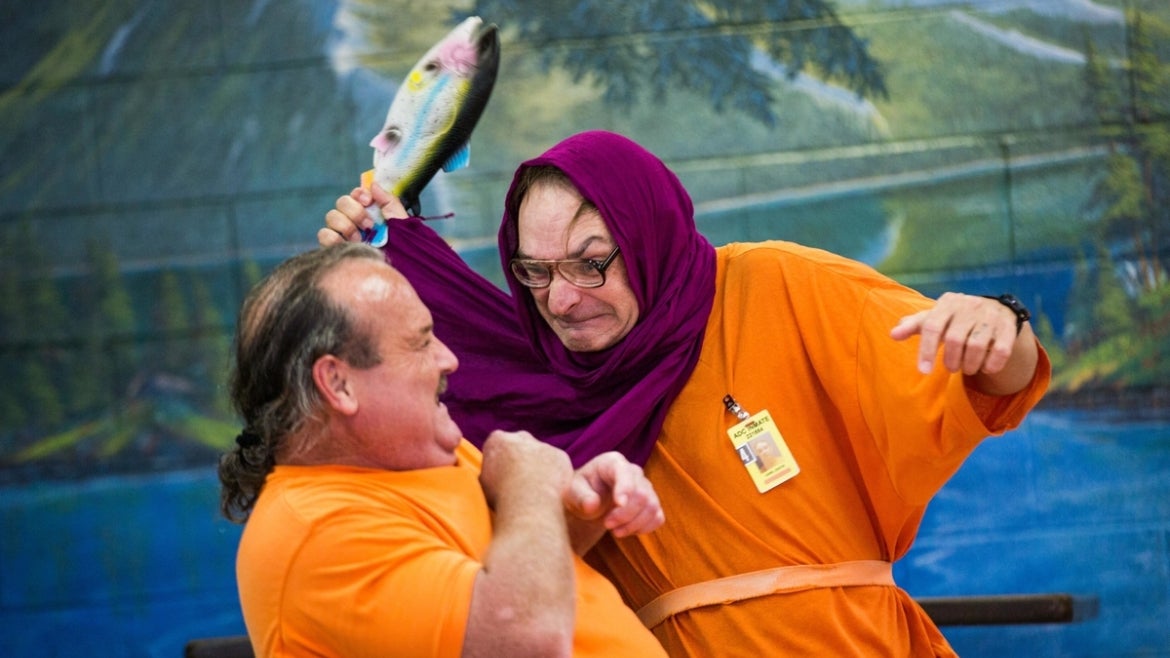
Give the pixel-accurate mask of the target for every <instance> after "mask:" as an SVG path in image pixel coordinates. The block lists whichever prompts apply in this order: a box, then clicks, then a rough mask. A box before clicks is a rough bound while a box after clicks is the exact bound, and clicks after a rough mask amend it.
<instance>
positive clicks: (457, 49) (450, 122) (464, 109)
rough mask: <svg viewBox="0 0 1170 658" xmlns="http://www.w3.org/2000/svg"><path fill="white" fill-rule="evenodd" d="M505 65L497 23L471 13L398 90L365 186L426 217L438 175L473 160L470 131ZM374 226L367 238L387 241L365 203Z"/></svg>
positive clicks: (374, 211)
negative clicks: (426, 194) (426, 200)
mask: <svg viewBox="0 0 1170 658" xmlns="http://www.w3.org/2000/svg"><path fill="white" fill-rule="evenodd" d="M499 64H500V41H499V35H498V30H497V28H496V26H495V25H492V24H485V23H484V22H483V20H481V19H480V18H479V17H477V16H472V17H470V18H468V19H466V20H464V21H463V22H462V23H460V24H459V25H458V26H456V27H455V29H453V30H451V32H449V33H448V34H447V36H445V37H443V39H442V40H441V41H439V42H438V43H436V44H435V45H434V46H432V47H431V49H430V50H428V51H427V53H426V54H425V55H423V57H422V59H420V60H419V62H418V63H417V64H415V65H414V68H412V69H411V70H410V73H409V74H408V75H407V76H406V80H404V81H403V83H402V85H401V86H400V87H399V88H398V91H397V92H396V93H395V94H394V100H393V101H392V102H391V103H390V111H389V112H388V113H387V114H386V122H385V124H384V125H383V126H382V129H381V130H380V131H378V134H377V136H376V137H374V139H373V140H372V141H371V142H370V146H372V147H373V148H374V168H373V170H371V171H367V172H366V173H365V174H364V175H363V176H362V186H363V187H369V186H370V183H371V181H374V182H377V183H378V185H380V186H382V188H384V189H385V190H387V191H388V192H390V193H391V194H393V195H395V196H397V197H398V198H399V199H401V200H402V205H404V206H406V209H407V210H408V211H410V214H411V215H415V216H418V215H420V214H421V211H422V207H421V205H420V203H419V195H420V194H422V191H423V188H424V187H426V185H427V183H429V182H430V181H431V178H433V177H434V175H435V174H436V173H438V171H439V169H442V170H443V171H446V172H451V171H455V170H456V169H461V168H463V167H466V166H467V165H468V163H469V162H470V155H471V151H470V143H469V141H470V139H471V131H472V129H473V128H475V124H476V122H477V121H479V116H480V115H481V114H482V113H483V110H484V107H486V106H487V102H488V97H489V96H491V93H492V87H494V86H495V83H496V71H497V69H498V68H499ZM366 212H367V213H368V214H369V215H370V217H371V218H372V219H373V220H374V228H372V229H363V230H362V241H363V242H368V243H370V244H372V245H374V246H375V247H381V246H382V245H384V244H386V239H387V231H386V222H385V220H383V219H382V214H381V212H380V210H379V209H378V207H377V206H376V205H371V206H369V207H368V208H366Z"/></svg>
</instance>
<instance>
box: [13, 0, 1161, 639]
mask: <svg viewBox="0 0 1170 658" xmlns="http://www.w3.org/2000/svg"><path fill="white" fill-rule="evenodd" d="M469 14H475V15H480V16H482V17H484V18H485V19H486V20H488V21H491V22H495V23H497V24H498V25H499V26H500V28H501V35H502V49H503V55H502V60H501V71H500V75H499V82H498V83H497V86H496V90H495V92H494V94H493V98H492V101H491V103H490V104H489V106H488V109H487V111H486V113H485V114H484V117H483V119H482V120H481V121H480V124H479V127H478V128H477V130H476V133H475V135H474V138H473V140H472V164H471V167H470V168H469V169H464V170H461V171H459V172H455V173H453V174H449V175H442V174H441V175H440V176H439V177H437V178H436V180H435V181H434V182H433V183H432V184H431V186H430V187H429V188H428V189H427V191H426V193H425V194H424V196H423V210H424V212H425V213H426V214H440V213H444V212H448V211H453V212H455V214H456V216H455V217H454V218H453V219H450V220H444V221H443V222H439V226H440V227H441V230H442V231H443V232H444V234H445V235H446V236H447V237H448V239H449V240H450V241H451V243H452V244H453V245H454V246H455V247H456V248H457V249H459V250H460V251H461V252H462V253H463V254H464V255H465V257H466V258H467V259H468V260H469V261H470V262H472V263H473V264H475V265H476V266H477V268H478V269H480V270H481V271H482V272H483V273H484V274H486V275H487V276H489V277H491V278H493V279H494V280H497V281H499V276H498V274H497V272H496V270H497V268H498V261H497V260H496V257H495V254H494V235H495V227H496V223H497V222H498V219H499V212H500V209H501V207H502V196H503V193H504V191H505V190H506V186H507V182H508V181H509V180H510V177H511V172H512V170H513V168H514V166H515V164H516V163H518V162H519V161H520V160H521V159H524V158H526V157H530V156H532V155H534V154H536V153H538V152H540V151H542V150H543V149H544V148H547V147H548V146H550V145H551V144H553V143H554V142H556V141H558V140H559V139H560V138H562V137H564V136H566V135H567V134H570V133H572V132H576V131H578V130H583V129H587V128H606V129H610V130H616V131H618V132H622V133H625V134H627V135H630V136H631V137H633V138H635V139H636V140H638V141H639V142H641V143H643V144H644V145H646V146H647V147H649V148H650V149H651V150H653V151H655V152H656V153H657V154H659V155H660V156H661V157H662V158H663V159H664V160H666V161H667V163H668V164H669V165H670V166H671V167H672V168H673V169H674V170H675V171H676V172H677V173H678V174H679V176H680V178H681V179H682V180H683V182H684V184H686V185H687V187H688V189H689V190H690V191H691V193H692V196H693V197H694V200H695V205H696V210H697V217H698V222H699V225H700V227H701V229H702V230H703V231H704V233H705V234H706V235H707V236H708V237H709V238H710V239H711V240H712V242H714V243H716V244H721V243H725V242H729V241H737V240H759V239H774V238H776V239H788V240H795V241H798V242H802V243H805V244H811V245H815V246H819V247H823V248H826V249H829V250H832V251H836V252H839V253H842V254H845V255H848V256H851V257H854V258H858V259H860V260H863V261H865V262H868V263H870V264H872V265H874V266H875V267H877V268H879V269H880V270H882V271H884V272H886V273H888V274H890V275H892V276H894V277H895V278H897V279H899V280H901V281H903V282H905V283H907V284H909V285H912V286H915V287H917V288H918V289H920V290H922V291H923V292H924V293H926V294H931V295H933V294H938V293H940V292H942V291H944V290H951V289H957V290H963V291H966V292H971V293H998V292H1003V291H1009V290H1010V291H1013V292H1015V293H1016V294H1017V295H1019V296H1020V297H1021V298H1022V299H1024V300H1025V302H1026V303H1027V304H1028V305H1029V306H1030V307H1031V308H1032V309H1033V312H1034V315H1035V317H1036V320H1035V323H1036V326H1037V329H1038V331H1039V333H1040V334H1041V336H1042V338H1043V339H1044V341H1045V344H1046V346H1047V347H1048V349H1049V352H1050V355H1051V356H1052V359H1053V363H1054V366H1055V380H1054V386H1053V389H1054V390H1053V393H1052V394H1051V395H1050V397H1049V398H1048V400H1047V401H1046V402H1045V403H1044V404H1043V405H1042V408H1041V409H1040V410H1039V411H1038V412H1036V413H1035V414H1033V416H1032V418H1030V419H1029V420H1028V422H1027V423H1025V425H1024V427H1022V428H1020V430H1018V431H1016V432H1013V433H1011V434H1010V435H1009V436H1008V437H1006V438H1004V439H1000V440H993V441H989V442H988V443H987V444H986V445H985V446H983V447H981V448H980V449H979V450H978V451H977V452H976V454H975V455H974V456H973V457H972V458H971V460H969V462H968V464H967V465H965V466H964V468H963V470H962V471H960V473H959V474H958V475H957V476H956V477H955V479H954V480H953V481H952V482H951V483H950V484H948V486H947V488H946V489H944V491H943V493H942V494H941V495H940V496H939V498H938V500H937V501H936V502H935V503H934V504H933V505H932V506H931V509H930V511H929V513H928V516H927V519H926V521H925V523H924V525H923V529H922V533H921V535H920V538H919V540H918V542H917V544H916V548H915V549H914V551H912V552H911V554H910V555H909V556H908V557H907V558H906V559H904V560H903V561H902V562H901V563H899V565H897V566H896V570H897V575H898V579H899V581H900V582H901V583H903V585H904V586H906V587H907V588H908V589H909V590H910V591H911V593H912V594H914V595H916V596H935V595H949V596H954V595H965V594H996V593H1010V592H1047V591H1071V592H1073V593H1076V594H1083V595H1087V596H1092V597H1096V598H1097V600H1098V601H1099V603H1100V606H1099V612H1098V615H1097V616H1096V618H1094V619H1091V620H1088V621H1085V622H1081V623H1077V624H1068V625H1053V626H1021V627H1008V628H993V629H987V628H954V629H945V630H946V631H947V635H948V637H950V638H951V640H952V642H954V644H955V646H956V648H958V649H959V650H960V653H962V654H964V655H975V656H979V655H988V656H991V655H994V656H1111V657H1112V656H1139V655H1140V656H1170V630H1168V629H1167V628H1166V627H1165V624H1164V620H1165V619H1166V618H1167V617H1168V616H1170V394H1168V393H1167V391H1168V390H1170V386H1167V383H1168V382H1170V358H1167V357H1168V352H1170V285H1168V283H1170V281H1168V276H1167V268H1168V266H1170V6H1167V4H1166V3H1165V2H1163V1H1161V0H1130V1H1128V2H1121V1H1114V0H1109V1H1106V0H1100V1H1096V2H1094V1H1091V0H987V1H971V2H947V1H945V0H838V1H837V2H822V1H820V0H765V1H760V0H750V1H749V0H714V1H708V2H699V1H693V2H692V1H686V0H625V1H622V2H616V1H602V0H592V1H590V0H548V1H543V2H535V1H534V2H516V1H514V0H513V1H505V0H481V1H479V2H470V1H469V2H431V3H412V2H407V1H406V0H335V1H327V0H320V1H313V0H249V1H243V0H240V1H237V0H219V1H208V2H177V1H174V0H170V1H168V0H101V1H99V0H88V1H85V2H78V1H76V0H71V1H66V0H41V1H36V2H34V1H32V0H8V1H6V2H3V3H0V18H2V20H0V46H2V47H3V48H2V50H3V52H4V53H5V55H4V57H3V58H0V148H2V149H3V150H2V152H3V158H0V372H3V373H4V374H5V376H4V377H3V378H0V501H2V502H0V514H2V515H3V517H2V518H3V520H4V537H3V540H2V542H0V557H2V559H3V571H2V573H0V653H3V654H4V655H30V656H31V655H36V656H45V655H77V654H78V653H82V652H84V653H88V654H90V655H127V656H138V655H143V656H145V655H152V656H153V655H160V656H174V655H179V653H180V652H181V648H182V645H183V643H184V642H185V641H186V640H187V639H189V638H192V637H201V636H210V635H226V634H235V633H242V632H243V627H242V622H241V620H240V617H239V612H238V607H237V605H236V601H235V589H234V573H233V559H234V550H235V542H236V540H237V538H238V533H239V528H238V527H236V526H232V525H230V524H228V523H226V522H225V521H221V520H218V519H217V518H216V505H217V483H216V481H215V477H214V464H215V460H216V456H217V455H218V453H219V451H221V450H223V449H225V448H227V446H228V445H229V443H230V441H231V437H233V436H234V435H235V433H236V431H237V424H236V422H235V419H234V417H233V415H232V412H231V410H230V408H229V406H228V404H227V400H226V397H225V384H226V378H227V369H228V356H229V353H230V347H231V332H232V330H233V327H234V321H235V313H236V309H237V307H238V304H239V302H240V299H241V297H242V294H243V292H244V291H246V290H247V288H248V287H249V286H250V285H251V284H252V283H253V282H255V281H256V280H258V278H259V277H260V276H262V275H263V273H264V272H266V271H268V269H270V268H271V267H272V266H273V265H274V264H275V263H276V262H279V261H280V260H282V259H283V258H285V257H287V256H288V255H290V254H292V253H296V252H298V251H302V250H305V249H309V248H312V247H313V246H314V245H315V238H314V234H315V231H316V228H317V227H318V226H319V225H320V222H321V218H322V216H323V214H324V212H325V210H327V209H328V208H330V207H332V204H333V200H334V199H335V198H336V197H337V196H338V195H339V194H342V193H344V192H345V191H347V190H348V189H350V188H351V187H352V186H353V185H354V184H356V182H357V179H358V175H359V174H360V172H361V171H362V170H364V169H366V168H368V167H369V163H370V158H371V152H370V150H369V148H368V147H367V146H366V144H367V143H368V141H369V139H370V137H372V135H373V134H374V132H375V131H376V130H377V129H378V127H379V126H380V125H381V120H382V117H383V115H384V113H385V110H386V107H387V105H388V103H389V101H390V98H391V97H392V95H393V93H394V90H395V88H396V86H397V84H398V81H399V80H400V79H401V78H402V76H403V75H404V74H405V72H406V71H407V70H408V69H409V68H410V66H411V65H412V64H413V63H414V62H415V61H416V60H417V58H418V57H419V55H420V54H421V53H422V52H423V51H425V50H426V48H427V47H428V46H429V45H430V44H431V43H432V42H433V41H435V40H436V39H437V38H438V37H439V36H440V35H442V34H443V33H445V32H446V31H447V30H448V29H449V27H450V26H451V25H452V24H453V23H454V22H456V21H457V20H459V19H460V18H461V17H463V16H466V15H469ZM809 294H815V291H809Z"/></svg>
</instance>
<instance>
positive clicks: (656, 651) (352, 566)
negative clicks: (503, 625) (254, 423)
mask: <svg viewBox="0 0 1170 658" xmlns="http://www.w3.org/2000/svg"><path fill="white" fill-rule="evenodd" d="M481 460H482V455H481V454H480V453H479V451H478V450H477V449H476V448H475V447H474V446H472V445H471V444H470V443H467V442H466V441H464V442H463V444H462V445H461V446H460V448H459V451H458V464H457V465H455V466H448V467H441V468H432V469H422V470H416V471H403V472H394V471H382V470H374V469H365V468H354V467H344V466H277V467H276V469H275V470H273V472H272V473H271V474H269V476H268V479H267V480H266V482H265V485H264V489H263V491H262V492H261V494H260V498H259V500H258V501H257V503H256V507H255V509H254V510H253V512H252V515H251V518H250V519H249V520H248V523H247V525H246V526H245V528H244V533H243V536H242V537H241V539H240V547H239V554H238V556H237V563H236V571H237V580H238V583H239V590H240V603H241V606H242V608H243V612H244V621H245V623H246V625H247V627H248V634H249V636H250V637H251V638H252V646H253V648H254V650H255V652H256V655H257V656H265V657H277V656H308V655H312V656H344V657H345V658H357V657H360V656H379V657H385V656H459V654H460V652H461V651H462V648H463V636H464V632H465V629H466V626H467V615H468V611H469V610H470V607H471V595H472V587H473V584H474V582H475V577H476V574H477V573H478V572H479V570H480V568H481V567H482V564H481V562H480V560H481V558H482V557H483V555H484V553H485V552H486V551H487V548H488V544H489V543H490V542H491V534H492V520H491V515H490V512H489V510H488V506H487V502H486V500H485V499H484V496H483V490H482V489H481V488H480V485H479V469H480V463H481ZM534 559H539V556H534ZM575 571H576V584H577V599H576V609H577V626H576V631H575V634H574V643H573V648H574V655H576V656H662V655H664V654H663V651H662V648H661V647H660V646H658V643H657V642H656V641H655V640H654V637H653V636H652V635H650V633H649V632H647V631H646V629H645V628H643V627H642V625H641V624H640V623H639V622H638V619H637V617H635V616H634V613H633V611H631V610H630V609H629V608H627V607H626V606H625V605H624V604H623V603H622V601H621V598H620V596H619V595H618V593H617V591H616V590H615V589H614V588H613V586H612V585H611V584H610V583H609V582H607V581H606V580H605V579H604V578H602V577H601V575H599V574H598V573H597V572H596V571H594V570H593V569H591V568H589V566H588V565H586V564H585V563H584V562H583V561H582V560H580V559H576V569H575Z"/></svg>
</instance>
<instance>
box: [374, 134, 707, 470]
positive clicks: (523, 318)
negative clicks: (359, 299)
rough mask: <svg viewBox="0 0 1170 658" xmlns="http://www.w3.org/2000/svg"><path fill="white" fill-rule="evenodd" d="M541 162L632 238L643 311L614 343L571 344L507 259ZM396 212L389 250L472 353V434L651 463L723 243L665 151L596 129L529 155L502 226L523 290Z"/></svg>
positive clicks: (458, 396) (687, 367) (617, 233)
mask: <svg viewBox="0 0 1170 658" xmlns="http://www.w3.org/2000/svg"><path fill="white" fill-rule="evenodd" d="M536 165H553V166H556V167H558V168H559V169H561V170H562V171H564V172H565V174H566V175H567V176H568V177H569V179H570V180H571V181H572V182H573V184H574V185H575V186H576V188H577V190H578V191H579V192H580V193H581V195H582V196H583V197H585V198H586V199H587V200H589V201H591V202H592V203H593V204H594V205H595V206H596V207H597V209H598V210H599V211H600V212H601V216H602V218H603V219H604V220H605V223H606V226H608V227H609V230H610V232H611V233H612V234H613V238H614V240H615V241H616V243H617V245H618V246H619V247H621V250H622V257H623V258H624V259H625V265H626V271H627V272H628V276H629V278H630V288H631V289H632V290H633V292H634V295H635V296H636V298H637V300H638V308H639V311H640V313H639V319H638V323H637V324H636V325H635V326H634V328H633V329H632V330H631V331H630V333H629V334H628V335H627V336H626V337H625V338H624V339H623V340H621V341H620V342H619V343H618V344H617V345H614V346H613V347H610V348H608V349H606V350H603V351H600V352H570V351H569V350H567V349H565V347H564V346H563V345H562V344H561V342H560V339H558V338H557V336H556V334H555V333H554V332H553V331H552V329H551V328H550V327H549V326H548V325H547V323H545V321H544V319H543V318H542V317H541V316H540V313H539V312H538V311H537V310H536V306H535V302H534V301H533V298H532V294H531V293H530V292H529V291H528V289H527V288H525V287H523V286H522V285H520V284H519V283H518V282H517V281H516V280H515V277H513V276H512V274H511V271H510V270H509V268H508V261H509V260H510V259H511V258H512V256H513V255H514V254H515V252H516V246H517V222H516V220H517V214H518V211H519V203H518V201H517V200H516V199H515V198H514V197H515V191H516V181H517V180H518V178H519V176H520V173H521V172H522V171H523V170H524V169H525V168H527V167H530V166H536ZM390 224H391V227H392V231H391V236H390V241H389V244H388V245H387V247H386V252H387V255H388V256H389V258H390V260H391V262H392V263H393V265H394V266H395V267H396V268H398V269H399V270H400V271H402V272H403V273H404V274H405V275H406V276H407V278H408V279H409V280H410V282H411V284H412V285H413V286H414V287H415V289H416V290H417V291H418V293H419V296H420V297H421V298H422V300H423V302H424V303H426V305H427V306H428V307H429V308H430V309H431V312H432V314H433V315H434V316H435V333H436V335H437V336H438V337H439V338H440V339H441V340H442V341H443V342H445V343H447V345H448V346H450V347H451V349H452V350H453V351H454V352H455V354H456V355H457V356H458V357H459V359H460V367H459V371H458V372H456V373H455V374H454V375H452V376H451V378H450V387H449V389H448V393H447V396H446V397H445V398H444V399H445V401H446V403H447V405H448V407H449V408H450V410H451V414H452V416H453V417H454V418H455V420H456V422H458V423H459V426H460V428H462V430H463V433H464V435H465V436H467V438H468V439H469V440H471V441H472V442H473V443H476V444H477V445H482V443H483V440H484V439H485V438H486V437H487V434H488V433H489V432H490V431H491V430H493V429H511V430H517V429H523V430H527V431H529V432H531V433H532V434H534V435H535V436H536V437H537V438H540V439H542V440H544V441H546V442H548V443H551V444H553V445H557V446H560V447H561V448H563V449H565V450H566V451H567V452H568V453H569V455H570V456H571V457H572V459H573V463H574V464H575V465H580V464H582V463H584V462H585V461H587V460H588V459H590V458H592V457H594V456H595V455H598V454H600V453H602V452H606V451H608V450H617V451H620V452H621V453H623V454H624V455H626V457H627V458H628V459H630V460H631V461H633V462H636V463H639V464H644V463H645V461H646V459H647V458H648V457H649V455H650V451H651V449H652V448H653V445H654V441H655V439H656V438H657V436H658V432H659V430H660V429H661V427H662V421H663V418H664V417H665V415H666V411H667V409H668V408H669V406H670V403H671V402H672V401H673V400H674V398H675V397H676V396H677V395H678V392H679V391H680V390H681V389H682V387H683V385H684V384H685V383H686V381H687V379H688V378H689V377H690V374H691V371H692V370H694V367H695V363H696V362H697V361H698V358H699V351H700V349H701V347H702V340H703V332H704V330H705V328H706V324H707V317H708V315H709V314H710V311H711V304H712V300H713V298H714V294H715V250H714V248H713V247H712V246H711V245H710V243H708V242H707V240H706V239H705V238H704V237H703V236H702V235H701V234H700V233H699V232H698V230H697V229H696V228H695V222H694V208H693V206H692V205H691V200H690V197H689V195H688V194H687V192H686V190H685V189H684V188H683V186H682V184H681V183H680V182H679V180H678V178H677V177H676V176H675V175H674V173H672V172H671V171H670V170H669V169H667V167H666V165H664V164H663V163H662V161H660V160H659V159H658V158H657V157H655V156H654V155H653V154H652V153H650V152H649V151H646V150H645V149H643V148H642V147H641V146H639V145H637V144H636V143H634V142H633V141H631V140H629V139H627V138H625V137H622V136H620V135H616V134H613V133H607V132H602V131H591V132H585V133H581V134H578V135H574V136H572V137H569V138H568V139H566V140H564V141H562V142H561V143H559V144H557V145H556V146H554V147H553V148H551V149H549V150H548V151H547V152H546V153H544V154H543V155H541V156H540V157H537V158H534V159H532V160H529V161H527V162H524V163H523V164H521V165H520V167H519V169H517V171H516V176H515V177H514V178H513V181H512V187H511V189H509V191H508V196H507V200H506V202H505V210H504V217H503V222H502V224H501V226H500V233H499V244H500V260H501V262H502V264H503V267H504V272H505V277H506V278H507V281H508V285H509V287H510V288H511V291H512V296H511V297H509V296H508V295H506V294H504V293H503V292H501V291H500V290H499V289H498V288H496V287H495V286H494V285H492V284H491V283H490V282H488V281H487V280H486V279H484V278H483V277H480V276H479V275H478V274H476V273H475V272H474V271H472V270H471V269H470V268H469V267H467V265H466V264H465V263H464V262H463V261H462V259H461V258H459V256H458V255H457V254H456V253H455V252H454V251H453V250H451V249H450V247H448V246H447V245H446V243H445V242H444V241H443V240H442V239H441V238H439V237H438V236H437V235H435V234H434V233H433V232H432V231H431V230H430V229H429V228H427V227H425V226H423V224H422V223H421V222H419V221H418V220H407V221H402V222H391V223H390Z"/></svg>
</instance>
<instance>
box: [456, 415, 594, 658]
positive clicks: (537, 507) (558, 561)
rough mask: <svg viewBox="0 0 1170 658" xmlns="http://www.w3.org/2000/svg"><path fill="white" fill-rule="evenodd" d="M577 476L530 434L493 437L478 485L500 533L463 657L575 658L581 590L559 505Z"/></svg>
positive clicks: (560, 455)
mask: <svg viewBox="0 0 1170 658" xmlns="http://www.w3.org/2000/svg"><path fill="white" fill-rule="evenodd" d="M572 477H573V472H572V466H571V465H570V463H569V458H568V456H567V455H566V454H565V453H564V452H562V451H561V450H559V449H557V448H554V447H552V446H550V445H547V444H544V443H541V442H539V441H537V440H536V439H535V438H533V437H532V435H530V434H528V433H527V432H499V431H497V432H493V433H492V434H491V436H489V437H488V439H487V441H486V442H485V443H484V446H483V471H482V473H481V475H480V483H481V484H482V485H483V490H484V495H485V496H486V497H487V500H488V503H489V504H490V505H491V506H492V507H493V508H494V510H495V527H494V531H493V536H492V542H491V545H490V546H489V548H488V551H487V554H486V555H485V556H484V563H483V569H482V570H481V571H480V573H479V575H478V576H477V577H476V581H475V590H474V592H473V594H472V597H471V612H470V616H469V618H468V621H467V632H466V635H465V637H464V640H463V656H464V658H473V657H478V656H568V655H570V654H571V652H572V643H573V628H574V622H575V613H576V607H575V595H576V584H575V580H574V575H573V569H574V567H573V551H572V549H571V548H570V545H569V535H568V529H567V527H566V522H565V510H564V506H563V502H562V501H563V498H564V496H565V492H566V491H567V490H568V488H569V486H570V480H571V478H572Z"/></svg>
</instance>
